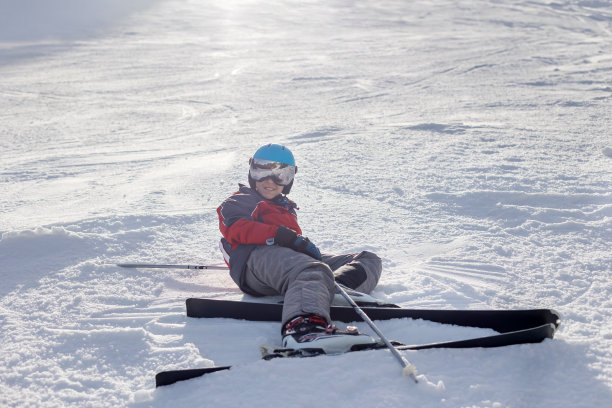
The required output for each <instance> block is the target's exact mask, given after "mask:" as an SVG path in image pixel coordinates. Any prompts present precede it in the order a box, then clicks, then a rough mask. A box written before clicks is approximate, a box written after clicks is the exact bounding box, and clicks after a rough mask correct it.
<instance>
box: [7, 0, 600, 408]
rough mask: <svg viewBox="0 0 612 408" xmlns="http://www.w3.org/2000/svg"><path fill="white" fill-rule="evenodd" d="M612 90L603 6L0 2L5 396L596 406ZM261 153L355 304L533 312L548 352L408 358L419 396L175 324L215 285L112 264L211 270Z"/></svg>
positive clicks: (198, 277)
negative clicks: (360, 296) (366, 255)
mask: <svg viewBox="0 0 612 408" xmlns="http://www.w3.org/2000/svg"><path fill="white" fill-rule="evenodd" d="M85 4H86V5H85ZM611 74H612V9H611V7H610V2H609V1H578V0H563V1H556V2H552V1H547V0H538V1H527V0H518V1H515V0H495V1H494V0H470V1H462V0H454V1H451V0H431V1H429V0H428V1H410V2H407V1H399V0H397V1H394V0H379V1H360V2H354V1H346V0H328V1H319V0H309V1H303V0H302V1H295V0H279V1H275V2H253V1H248V0H226V1H223V2H212V1H210V2H207V1H197V0H158V1H153V0H139V1H131V2H123V1H118V0H117V1H109V0H105V1H102V0H90V1H88V2H86V3H84V2H79V1H76V0H74V1H72V0H47V1H42V0H27V1H25V0H24V1H20V2H11V1H8V0H1V1H0V77H1V78H2V80H1V81H0V96H1V97H0V123H1V125H0V152H1V154H2V161H1V162H0V183H1V185H2V190H1V191H2V194H0V209H1V214H2V216H1V217H0V234H1V240H0V276H1V281H0V282H1V283H0V297H1V301H0V327H1V330H0V405H1V406H50V407H54V406H91V407H97V406H113V407H115V406H135V407H164V406H169V405H170V404H172V405H173V406H184V407H189V406H240V405H245V406H246V405H248V406H252V407H269V406H274V405H278V406H296V407H297V406H299V407H303V406H310V405H319V404H325V405H330V406H339V407H349V406H357V405H358V406H376V407H378V406H384V407H404V406H420V407H544V406H546V407H592V406H609V404H610V401H611V400H612V368H611V367H612V329H611V328H610V327H611V326H612V302H611V301H610V299H611V298H612V256H611V253H612V252H611V245H610V244H611V241H612V191H611V188H610V186H611V185H610V182H611V176H612V171H611V169H612V161H611V159H612V126H611V124H612V121H611V119H610V117H612V104H611V103H610V102H611V99H612V84H611V82H610V79H611V77H610V75H611ZM269 142H270V143H282V144H285V145H287V146H289V147H290V148H291V149H292V150H293V152H294V154H295V156H296V159H297V161H298V166H299V169H300V171H299V173H298V174H297V178H296V182H295V186H294V190H293V192H292V194H291V197H292V198H293V199H294V200H295V201H297V202H298V204H299V206H300V208H301V209H300V211H299V218H300V224H301V226H302V229H303V230H304V231H305V234H306V235H307V236H308V237H309V238H310V239H311V240H312V241H313V242H315V243H316V244H317V245H318V246H319V247H320V248H321V249H322V250H323V251H324V252H329V253H343V252H353V251H359V250H372V251H375V252H376V253H378V254H379V255H380V256H381V257H382V258H383V264H384V275H383V277H382V279H381V282H380V285H379V287H378V288H377V289H376V290H375V292H374V293H373V294H374V295H375V296H377V297H379V298H381V299H384V300H385V301H389V302H393V303H398V304H401V305H402V306H406V307H419V308H439V309H458V308H461V309H478V308H503V309H517V308H531V307H552V308H555V309H556V310H558V311H559V312H560V313H561V314H562V318H563V323H562V326H561V327H560V329H559V331H558V332H557V334H556V336H555V339H554V340H552V341H545V342H544V343H541V344H530V345H518V346H512V347H505V348H500V349H469V350H442V349H440V350H422V351H411V352H403V355H404V356H405V357H406V358H407V359H408V360H410V361H411V362H412V363H413V364H414V365H415V366H416V367H417V368H418V370H419V373H420V375H421V376H422V377H421V379H423V381H421V383H420V384H419V385H414V384H411V383H410V381H409V380H408V379H406V378H404V377H402V376H401V367H400V366H399V364H398V363H397V361H395V360H394V359H393V358H392V356H391V355H390V354H389V353H388V352H384V351H371V352H361V353H352V354H350V355H341V356H331V357H318V358H312V359H302V360H299V361H297V360H282V361H269V362H268V361H262V360H259V350H258V347H259V345H262V344H278V343H279V341H280V339H279V327H278V324H275V323H254V322H244V321H232V320H226V319H210V320H206V319H191V318H186V316H185V309H184V299H185V298H186V297H189V296H202V297H204V296H206V297H215V298H240V296H241V295H240V293H239V291H238V290H237V288H236V287H235V286H234V285H233V284H232V282H231V280H230V279H229V277H228V276H227V273H226V272H224V271H193V270H146V269H143V270H134V269H122V268H119V267H117V266H115V264H116V263H118V262H153V263H187V264H220V263H222V258H221V255H220V253H219V251H218V249H217V242H218V238H219V233H218V229H217V218H216V214H215V208H216V207H217V205H218V204H219V203H220V202H221V201H222V200H223V199H224V198H226V197H227V196H228V195H229V194H231V193H232V192H233V191H235V189H236V187H237V183H239V182H245V181H246V168H247V160H248V158H249V156H250V155H251V154H252V153H253V152H254V151H255V149H256V148H257V147H259V146H260V145H262V144H264V143H269ZM379 327H380V329H381V330H382V331H383V332H384V333H386V334H387V336H388V337H389V338H392V339H397V340H400V341H403V342H407V343H421V342H429V341H443V340H450V339H461V338H466V337H472V336H478V335H486V334H487V333H488V331H486V330H481V329H471V328H459V327H448V326H444V325H439V324H434V323H431V322H423V321H410V320H397V321H388V322H379ZM360 328H361V329H362V330H363V331H368V328H367V326H363V325H360ZM213 364H214V365H229V364H231V365H234V368H232V369H231V370H229V371H223V372H218V373H215V374H212V375H207V376H204V377H202V378H199V379H197V380H191V381H186V382H184V383H180V384H175V385H173V386H169V387H163V388H160V389H155V388H154V374H155V373H156V372H158V371H161V370H167V369H174V368H188V367H189V368H193V367H207V366H211V365H213Z"/></svg>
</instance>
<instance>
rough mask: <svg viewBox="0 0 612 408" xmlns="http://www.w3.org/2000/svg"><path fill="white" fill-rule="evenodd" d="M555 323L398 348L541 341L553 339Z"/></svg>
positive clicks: (467, 346)
mask: <svg viewBox="0 0 612 408" xmlns="http://www.w3.org/2000/svg"><path fill="white" fill-rule="evenodd" d="M555 331H556V328H555V325H554V324H552V323H548V324H543V325H541V326H538V327H532V328H530V329H524V330H517V331H513V332H509V333H502V334H496V335H493V336H484V337H476V338H473V339H466V340H454V341H447V342H440V343H430V344H420V345H406V346H398V347H396V349H398V350H426V349H432V348H493V347H506V346H514V345H517V344H530V343H541V342H543V341H544V340H546V339H552V338H553V337H554V335H555Z"/></svg>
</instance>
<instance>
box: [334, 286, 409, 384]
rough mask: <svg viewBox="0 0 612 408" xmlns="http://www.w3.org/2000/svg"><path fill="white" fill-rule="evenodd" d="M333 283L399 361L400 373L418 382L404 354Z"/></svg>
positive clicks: (340, 287) (342, 290)
mask: <svg viewBox="0 0 612 408" xmlns="http://www.w3.org/2000/svg"><path fill="white" fill-rule="evenodd" d="M335 285H336V289H337V290H338V291H339V292H340V294H341V295H342V297H344V299H346V301H347V302H349V304H350V305H351V306H352V307H353V309H354V310H355V312H357V314H358V315H359V316H361V318H362V319H363V320H364V321H365V322H366V323H367V324H368V325H369V326H370V328H372V330H374V331H375V332H376V334H377V335H378V336H379V337H380V339H381V340H382V341H383V343H385V345H386V346H387V347H388V348H389V350H390V351H391V354H393V356H394V357H395V358H396V359H397V361H399V363H400V364H401V365H402V367H403V369H402V374H403V375H404V376H406V377H410V378H412V379H413V380H414V382H415V383H418V382H419V381H418V380H417V378H416V367H415V366H414V365H412V364H411V363H410V362H409V361H408V360H407V359H406V358H405V357H404V356H402V355H401V354H400V353H399V351H397V349H396V348H395V346H393V345H392V344H391V342H390V341H389V340H387V338H386V337H385V335H384V334H383V333H382V332H381V331H380V330H379V329H378V327H376V325H375V324H374V322H373V321H372V320H371V319H370V318H369V317H368V315H367V314H365V312H364V311H363V310H361V308H360V307H359V306H357V303H355V301H354V300H353V299H352V298H351V297H350V296H349V295H348V294H347V293H346V292H345V291H344V289H343V288H342V286H340V285H338V283H335Z"/></svg>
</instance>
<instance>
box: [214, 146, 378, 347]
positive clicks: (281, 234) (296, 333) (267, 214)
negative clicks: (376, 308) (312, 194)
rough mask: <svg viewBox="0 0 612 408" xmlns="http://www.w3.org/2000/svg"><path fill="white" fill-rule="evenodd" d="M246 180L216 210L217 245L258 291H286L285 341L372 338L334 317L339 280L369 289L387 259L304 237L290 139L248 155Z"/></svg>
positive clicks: (337, 342) (240, 280)
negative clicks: (332, 249) (328, 250)
mask: <svg viewBox="0 0 612 408" xmlns="http://www.w3.org/2000/svg"><path fill="white" fill-rule="evenodd" d="M249 164H250V169H249V185H250V187H247V186H245V185H242V184H241V185H240V186H239V191H237V192H236V193H234V194H233V195H232V196H231V197H229V198H228V199H227V200H225V201H224V202H223V203H222V204H221V205H220V206H219V208H218V209H217V213H218V215H219V229H220V230H221V234H222V235H223V238H222V239H221V243H220V248H221V251H222V252H223V256H224V258H225V261H226V263H227V264H228V266H229V267H230V275H231V277H232V279H233V280H234V281H235V282H236V284H237V285H238V287H240V289H241V290H242V291H243V292H245V293H248V294H250V295H253V296H270V295H282V296H284V302H283V314H282V322H283V325H282V329H281V333H282V338H283V347H286V348H293V349H302V348H318V349H323V350H324V351H325V352H327V353H334V352H343V351H347V350H348V349H350V347H351V346H352V345H355V344H370V343H373V342H374V341H375V340H374V339H373V338H371V337H370V336H367V335H365V334H362V333H359V332H357V331H356V330H355V329H351V330H349V331H341V330H338V329H336V327H335V326H332V325H331V324H330V322H331V320H330V314H329V313H330V312H329V311H330V306H331V303H332V300H333V297H334V279H335V281H336V282H338V283H339V284H342V285H344V286H346V287H349V288H351V289H355V290H358V291H360V292H365V293H369V292H370V291H372V290H373V289H374V287H375V286H376V284H377V283H378V279H379V278H380V274H381V270H382V265H381V261H380V258H379V257H378V256H376V255H375V254H373V253H371V252H367V251H363V252H360V253H357V254H348V255H327V254H321V252H320V251H319V249H318V248H317V246H316V245H315V244H314V243H312V242H310V240H309V239H308V238H306V237H304V236H302V230H301V228H300V226H299V225H298V222H297V214H296V210H297V206H296V204H295V203H294V202H293V201H291V200H289V199H288V198H287V194H289V192H290V191H291V187H292V186H293V181H294V176H295V173H297V166H296V165H295V159H294V157H293V154H292V153H291V151H289V149H287V148H286V147H285V146H281V145H276V144H268V145H265V146H262V147H261V148H259V149H258V150H257V151H256V152H255V154H254V155H253V157H252V158H251V159H250V161H249Z"/></svg>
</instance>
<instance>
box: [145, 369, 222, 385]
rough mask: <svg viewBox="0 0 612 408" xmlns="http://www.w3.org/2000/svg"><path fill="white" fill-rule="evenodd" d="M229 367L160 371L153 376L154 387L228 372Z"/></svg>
mask: <svg viewBox="0 0 612 408" xmlns="http://www.w3.org/2000/svg"><path fill="white" fill-rule="evenodd" d="M230 368H231V366H220V367H208V368H190V369H187V370H170V371H162V372H161V373H157V374H156V375H155V387H162V386H164V385H170V384H174V383H175V382H179V381H185V380H190V379H192V378H196V377H201V376H203V375H204V374H208V373H214V372H216V371H222V370H229V369H230Z"/></svg>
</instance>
